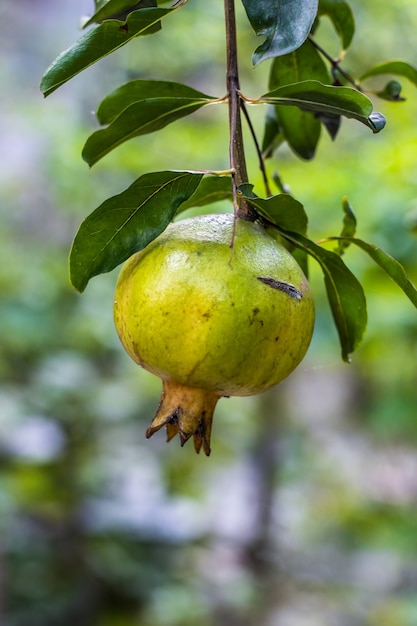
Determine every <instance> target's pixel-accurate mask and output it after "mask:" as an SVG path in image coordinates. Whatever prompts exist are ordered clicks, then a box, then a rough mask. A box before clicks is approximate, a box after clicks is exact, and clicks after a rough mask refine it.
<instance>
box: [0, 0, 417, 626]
mask: <svg viewBox="0 0 417 626" xmlns="http://www.w3.org/2000/svg"><path fill="white" fill-rule="evenodd" d="M92 4H93V3H92V1H90V0H77V1H74V0H61V1H60V2H59V3H57V2H55V1H54V0H2V1H1V5H0V46H1V50H0V79H1V98H0V107H1V115H0V137H1V139H0V150H1V168H0V218H1V230H0V624H1V626H73V625H75V624H76V625H77V626H187V625H193V626H195V625H196V624H199V625H201V626H223V625H224V626H226V625H227V626H235V625H236V626H255V625H256V626H336V625H337V626H415V624H416V623H417V317H416V311H415V309H414V308H413V307H412V305H411V304H410V303H409V302H408V301H407V300H406V299H405V297H404V296H403V295H402V294H401V292H400V291H399V289H398V288H396V287H395V285H394V284H392V283H391V282H390V281H389V279H388V278H386V277H385V276H384V275H383V274H382V272H381V271H379V270H378V269H377V268H376V267H374V266H373V265H372V263H371V262H370V261H368V259H367V258H365V257H364V256H362V255H361V253H360V252H359V251H354V250H352V251H350V250H349V252H348V254H347V257H346V260H347V262H348V264H349V265H350V266H351V267H352V269H354V271H355V272H356V273H357V275H358V276H359V277H360V278H361V280H362V281H363V283H364V285H365V287H366V292H367V296H368V305H369V329H368V333H367V335H366V338H365V341H364V342H363V344H362V346H361V348H360V349H359V350H358V351H357V353H356V354H354V356H353V362H352V364H351V365H346V364H343V363H342V362H341V359H340V354H339V346H338V340H337V337H336V333H335V331H334V329H333V324H332V321H331V317H330V314H329V311H328V308H327V304H326V301H325V296H324V288H323V284H322V278H321V275H320V272H319V271H318V270H317V268H315V267H313V266H312V267H311V282H312V285H313V288H314V291H315V296H316V301H317V324H316V332H315V337H314V340H313V343H312V345H311V348H310V350H309V353H308V355H307V358H306V359H305V361H304V362H303V364H302V365H301V366H300V368H299V369H298V370H297V372H296V373H294V374H293V375H292V376H291V377H290V378H289V379H288V380H287V381H286V382H285V383H283V384H282V385H280V386H279V387H278V388H277V389H275V390H273V391H272V392H269V393H266V394H264V395H262V396H259V397H255V398H246V399H237V398H233V399H229V400H226V399H225V400H222V401H221V402H220V403H219V406H218V409H217V411H216V416H215V424H214V435H213V441H212V444H213V445H212V448H213V452H212V456H211V457H210V458H209V459H207V458H205V457H200V456H197V455H195V454H194V451H193V449H192V446H191V444H190V445H188V446H186V447H185V448H184V449H182V450H181V449H180V448H179V445H178V442H177V441H174V442H172V443H171V444H170V445H169V446H167V445H166V443H165V441H164V437H163V435H160V436H158V435H156V436H155V437H154V438H153V439H152V440H150V441H146V440H145V438H144V431H145V429H146V426H147V425H148V423H149V421H150V419H151V418H152V416H153V413H154V411H155V409H156V406H157V403H158V399H159V393H160V383H159V381H158V380H157V379H155V378H154V377H152V376H150V375H148V374H147V373H146V372H143V371H141V370H139V368H137V367H136V366H135V365H134V364H133V363H132V362H131V361H130V360H129V358H128V357H127V355H126V354H125V353H124V352H123V350H122V348H121V346H120V344H119V341H118V339H117V337H116V333H115V331H114V328H113V321H112V300H113V289H114V284H115V280H116V276H117V272H112V273H111V274H108V275H104V276H101V277H98V278H95V279H94V280H93V281H92V282H91V284H90V285H89V287H88V288H87V291H86V292H85V294H83V295H82V296H80V295H79V294H77V293H75V291H74V290H72V289H71V287H70V286H69V283H68V277H67V255H68V250H69V247H70V245H71V241H72V238H73V236H74V234H75V232H76V229H77V227H78V225H79V223H80V222H81V220H82V219H83V218H84V217H85V216H86V215H87V214H88V213H89V212H90V211H92V210H93V209H94V208H95V207H96V206H98V205H99V204H100V203H101V202H102V201H103V200H104V199H105V198H107V197H108V196H109V195H114V194H115V193H118V192H119V191H122V190H123V189H124V188H125V187H126V186H127V185H128V184H130V182H131V181H132V180H133V179H134V178H136V177H137V176H139V175H140V174H142V173H145V172H149V171H153V170H160V169H164V168H167V169H182V168H183V169H188V168H189V169H220V168H224V167H227V158H228V157H227V154H228V153H227V142H228V137H227V109H226V107H224V108H222V107H209V108H208V109H205V110H204V112H199V113H197V114H195V115H194V116H192V117H190V118H189V119H187V120H185V121H181V122H178V123H176V124H174V125H172V126H170V127H168V128H166V129H165V130H164V131H162V132H161V133H158V134H157V135H150V136H145V137H143V138H141V139H140V140H134V141H132V142H130V143H129V144H126V145H124V146H123V147H121V148H120V149H119V150H117V151H116V152H115V153H113V154H112V155H109V156H108V157H106V159H104V160H103V162H101V163H100V164H98V165H97V166H96V167H95V168H94V169H93V170H92V171H88V167H87V166H86V165H85V164H84V163H83V161H82V159H81V156H80V153H81V149H82V146H83V144H84V141H85V140H86V138H87V136H88V135H89V134H90V133H91V132H92V131H93V130H95V128H96V123H95V119H94V116H93V111H94V109H95V108H96V107H97V105H98V103H99V101H100V100H101V99H102V98H103V97H104V96H105V95H106V94H107V93H108V92H109V91H110V90H111V89H113V88H114V87H116V86H118V85H119V84H121V83H122V82H125V81H126V80H128V79H129V78H132V77H137V76H140V77H144V78H158V79H168V80H169V79H173V80H178V81H181V82H185V83H188V84H190V85H192V86H194V87H196V88H202V89H203V90H206V91H207V92H208V93H213V94H214V95H219V96H220V95H223V93H224V90H225V88H224V76H223V75H224V42H223V36H224V30H223V28H224V27H223V22H222V8H223V7H222V2H220V1H219V2H210V3H207V2H203V0H195V2H190V3H189V4H188V5H187V7H186V8H184V10H181V11H179V12H177V13H176V14H175V16H173V17H172V18H170V21H169V22H167V24H166V27H165V28H164V29H163V31H162V32H161V33H160V34H158V35H157V36H155V37H150V38H149V39H146V40H145V39H141V40H138V41H137V42H134V43H133V44H132V45H130V46H129V47H127V48H125V49H122V50H120V51H119V52H118V53H116V54H115V55H112V56H111V57H110V58H107V59H105V60H103V61H101V62H100V63H99V64H98V65H96V66H94V67H93V68H91V69H90V70H88V71H87V72H85V74H84V75H81V76H79V77H77V78H76V79H74V80H73V81H72V82H71V83H69V84H68V85H66V86H64V87H63V88H61V89H60V90H59V91H58V92H57V93H56V94H54V95H52V96H51V97H50V98H49V99H48V100H46V101H44V100H43V98H42V96H41V94H40V92H39V88H38V85H39V81H40V78H41V75H42V73H43V72H44V70H45V69H46V67H47V66H48V65H49V63H50V62H51V61H52V60H53V59H54V58H55V57H56V56H57V54H58V53H59V52H60V51H61V50H63V49H64V48H66V47H68V46H69V45H70V44H71V43H72V42H73V41H75V39H76V38H78V36H79V31H78V30H77V24H78V19H79V17H80V16H81V15H82V14H83V13H88V12H90V11H91V9H92ZM352 6H353V7H354V10H355V12H356V17H357V33H356V39H355V41H356V46H354V47H353V49H352V52H349V54H348V57H347V60H346V64H345V66H346V67H347V68H349V69H352V70H353V71H358V72H359V73H360V70H361V68H363V69H364V68H366V67H368V66H369V65H371V64H372V63H373V62H378V61H384V60H389V59H404V60H408V61H409V62H411V63H414V65H415V64H416V61H417V45H416V42H415V33H416V32H417V10H416V7H415V3H414V2H412V1H409V0H398V1H397V2H396V3H395V6H394V4H387V5H383V6H381V3H380V2H377V1H376V0H372V1H369V2H367V3H366V5H364V4H363V3H359V2H356V1H355V2H354V3H352ZM238 8H239V21H240V23H241V25H242V31H241V36H240V45H241V62H240V63H241V72H242V80H241V83H242V88H243V91H244V92H245V93H246V94H247V95H248V96H254V97H255V96H257V95H259V94H261V93H263V92H265V91H266V82H267V76H268V64H267V63H264V64H262V65H261V66H259V67H258V68H257V69H256V70H253V69H252V68H251V64H250V55H251V52H252V51H253V49H254V47H255V46H256V45H257V44H258V43H259V42H258V41H256V40H255V37H254V35H253V34H252V33H251V31H250V29H249V26H248V25H247V23H246V20H245V18H244V15H243V14H242V13H243V10H242V7H241V6H240V3H239V6H238ZM326 36H327V37H328V46H329V49H330V51H331V52H334V53H337V51H338V50H337V46H336V39H335V38H334V36H333V34H332V32H331V29H330V27H329V28H328V33H327V35H326ZM404 95H405V96H406V97H407V101H406V102H405V103H402V104H388V103H386V102H383V101H379V102H377V103H376V104H377V106H376V108H377V109H380V110H381V111H382V112H383V113H384V114H385V115H386V116H387V118H388V125H387V127H386V129H385V130H384V131H383V132H382V133H381V134H380V135H377V136H372V134H371V133H370V132H369V130H368V129H366V128H364V127H358V125H357V124H355V123H353V122H352V123H351V122H344V123H343V127H342V130H341V133H340V137H339V138H338V140H337V142H336V143H335V144H332V143H331V142H330V140H329V139H328V138H327V137H326V136H323V138H322V141H321V145H320V149H319V153H318V157H317V159H316V160H315V161H314V162H311V163H310V162H309V163H303V162H300V161H297V160H296V158H295V157H294V156H293V155H292V154H291V153H290V152H289V151H288V150H285V149H284V150H280V151H279V152H278V154H277V155H276V158H274V161H273V163H270V164H269V167H270V168H271V171H272V170H273V169H274V168H279V171H280V174H281V176H282V177H283V179H284V180H285V182H286V183H287V184H288V185H289V186H290V187H291V190H292V192H293V193H294V195H295V196H296V197H297V199H299V200H301V201H302V202H303V203H304V204H305V206H306V208H307V211H308V212H309V215H310V234H311V236H312V237H313V238H316V239H318V238H321V237H324V236H326V235H332V234H337V233H338V232H339V230H340V225H341V220H342V211H341V199H342V196H344V195H348V198H349V200H350V202H351V204H352V206H353V208H354V210H355V212H356V215H357V217H358V221H359V229H358V235H359V236H360V237H363V238H365V239H368V240H369V241H373V242H375V243H377V244H379V245H381V246H382V247H383V248H384V249H385V250H386V251H387V252H389V253H391V254H393V255H394V256H396V257H397V258H398V259H399V260H400V261H401V262H402V263H403V264H404V265H405V267H406V269H407V272H408V273H409V275H410V277H411V278H412V279H413V280H414V281H416V280H417V268H416V261H417V245H416V244H417V242H416V239H415V236H414V235H413V229H414V231H415V229H416V224H417V175H416V172H417V167H416V165H417V126H416V119H417V93H416V91H415V89H414V88H413V87H412V86H411V85H410V84H409V83H407V81H404ZM258 108H259V107H258ZM252 113H253V116H254V117H253V119H254V123H255V125H256V127H257V129H258V132H259V133H260V134H262V130H261V129H262V121H263V117H264V114H265V111H264V110H260V111H258V110H257V109H256V110H255V109H251V114H252ZM248 153H249V163H250V171H251V179H252V180H255V181H257V184H259V193H260V194H262V193H263V190H262V187H261V181H260V177H259V175H258V173H257V163H256V158H255V154H254V151H253V150H252V149H251V148H250V149H249V150H248ZM213 208H216V207H213ZM223 208H224V207H223Z"/></svg>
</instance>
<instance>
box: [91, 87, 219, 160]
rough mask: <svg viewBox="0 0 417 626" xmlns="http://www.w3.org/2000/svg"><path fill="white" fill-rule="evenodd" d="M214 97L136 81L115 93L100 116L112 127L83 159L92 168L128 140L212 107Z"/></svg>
mask: <svg viewBox="0 0 417 626" xmlns="http://www.w3.org/2000/svg"><path fill="white" fill-rule="evenodd" d="M213 100H214V98H212V97H211V96H207V95H206V94H203V93H201V92H199V91H196V90H195V89H191V88H190V87H187V86H186V85H180V84H178V83H171V82H164V81H152V80H135V81H132V82H130V83H127V84H126V85H123V86H122V87H120V88H119V89H117V90H116V91H114V92H113V93H111V94H110V95H109V96H107V98H105V100H104V101H103V102H102V103H101V105H100V107H99V110H98V112H97V117H98V119H99V121H100V122H101V123H102V124H106V123H110V125H109V126H108V128H106V129H103V130H99V131H96V132H95V133H93V134H92V135H91V136H90V137H89V139H88V140H87V142H86V144H85V146H84V149H83V158H84V160H85V161H86V162H87V163H88V164H89V165H90V166H91V165H94V163H97V161H99V160H100V159H101V158H102V157H104V156H105V155H106V154H108V153H109V152H110V151H111V150H113V149H114V148H116V147H117V146H119V145H120V144H121V143H123V142H124V141H127V140H128V139H131V138H132V137H138V136H139V135H145V134H147V133H152V132H155V131H158V130H161V128H164V127H165V126H167V125H168V124H171V123H172V122H175V121H176V120H178V119H180V118H182V117H185V116H187V115H190V114H191V113H194V112H195V111H197V110H198V109H200V108H201V107H203V106H205V105H207V104H210V103H211V102H212V101H213Z"/></svg>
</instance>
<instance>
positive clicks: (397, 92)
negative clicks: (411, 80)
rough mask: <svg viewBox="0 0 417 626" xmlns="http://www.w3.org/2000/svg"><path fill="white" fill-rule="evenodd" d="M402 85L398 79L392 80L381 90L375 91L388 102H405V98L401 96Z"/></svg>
mask: <svg viewBox="0 0 417 626" xmlns="http://www.w3.org/2000/svg"><path fill="white" fill-rule="evenodd" d="M401 90H402V87H401V85H400V83H399V82H398V81H396V80H390V81H388V82H387V84H386V85H385V87H384V89H382V90H381V91H374V92H373V93H374V94H375V95H376V96H378V98H382V99H383V100H388V102H404V100H405V98H403V97H402V96H401Z"/></svg>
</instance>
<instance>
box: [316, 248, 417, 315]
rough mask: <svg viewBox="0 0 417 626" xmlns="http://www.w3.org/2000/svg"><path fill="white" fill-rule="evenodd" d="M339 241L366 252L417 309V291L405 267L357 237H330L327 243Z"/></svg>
mask: <svg viewBox="0 0 417 626" xmlns="http://www.w3.org/2000/svg"><path fill="white" fill-rule="evenodd" d="M333 240H336V241H339V242H342V243H345V244H347V245H350V244H354V245H355V246H358V247H359V248H361V249H362V250H363V251H364V252H366V253H367V254H368V255H369V256H370V257H371V259H372V260H373V261H375V263H377V264H378V265H379V267H381V268H382V269H383V270H384V272H385V273H386V274H387V275H388V276H389V277H390V278H392V280H393V281H394V282H395V283H396V284H397V285H398V287H400V288H401V289H402V291H403V292H404V293H405V295H406V296H407V297H408V298H409V300H410V301H411V302H412V303H413V304H414V306H415V307H416V308H417V289H416V287H415V285H414V284H413V283H412V282H411V280H410V279H409V277H408V276H407V274H406V272H405V270H404V268H403V266H402V265H401V263H399V262H398V261H397V260H396V259H394V258H393V257H392V256H390V255H389V254H387V253H386V252H384V250H382V249H381V248H379V247H378V246H376V245H374V244H370V243H367V242H366V241H363V240H362V239H357V238H355V237H329V238H328V239H327V241H333Z"/></svg>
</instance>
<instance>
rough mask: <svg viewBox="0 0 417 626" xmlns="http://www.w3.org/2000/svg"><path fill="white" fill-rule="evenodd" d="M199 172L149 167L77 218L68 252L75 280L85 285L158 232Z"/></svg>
mask: <svg viewBox="0 0 417 626" xmlns="http://www.w3.org/2000/svg"><path fill="white" fill-rule="evenodd" d="M202 176H203V174H200V173H195V172H170V171H167V172H153V173H151V174H145V175H144V176H141V177H140V178H138V179H137V180H136V181H135V182H134V183H133V184H132V185H130V187H128V188H127V189H126V190H125V191H123V192H122V193H120V194H118V195H117V196H113V197H112V198H109V199H108V200H105V202H103V204H101V205H100V206H99V207H98V208H97V209H96V210H95V211H93V212H92V213H91V214H90V215H89V216H88V217H87V218H86V219H85V220H84V222H83V223H82V224H81V226H80V228H79V230H78V233H77V235H76V237H75V239H74V242H73V245H72V249H71V254H70V278H71V282H72V284H73V286H74V287H75V288H76V289H78V290H79V291H84V289H85V288H86V286H87V284H88V281H89V280H90V278H92V277H93V276H96V275H97V274H102V273H104V272H110V271H111V270H112V269H114V268H115V267H116V266H117V265H119V264H120V263H122V262H123V261H125V260H126V259H127V258H129V257H130V256H131V255H132V254H134V253H135V252H137V251H138V250H141V249H143V248H144V247H145V246H147V245H148V243H150V242H151V241H152V240H153V239H155V237H157V236H158V235H159V234H160V233H161V232H162V231H163V230H164V229H165V228H166V227H167V225H168V224H169V222H170V221H171V220H172V218H173V217H174V215H175V214H176V212H177V211H178V209H179V207H180V206H181V204H182V203H183V202H185V201H186V200H187V199H188V198H189V197H190V196H191V195H192V194H193V193H194V192H195V190H196V189H197V187H198V185H199V183H200V181H201V178H202Z"/></svg>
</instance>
